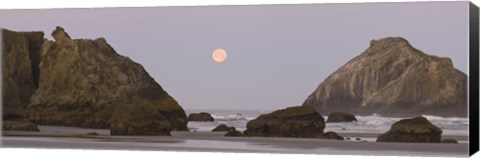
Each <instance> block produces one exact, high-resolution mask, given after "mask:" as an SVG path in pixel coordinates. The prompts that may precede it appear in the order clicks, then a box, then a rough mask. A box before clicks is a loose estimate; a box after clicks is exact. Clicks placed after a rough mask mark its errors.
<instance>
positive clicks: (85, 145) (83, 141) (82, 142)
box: [2, 126, 468, 157]
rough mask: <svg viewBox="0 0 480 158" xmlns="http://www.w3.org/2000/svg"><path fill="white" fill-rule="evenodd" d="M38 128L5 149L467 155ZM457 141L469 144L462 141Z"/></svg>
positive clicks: (444, 149) (432, 146)
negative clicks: (37, 130)
mask: <svg viewBox="0 0 480 158" xmlns="http://www.w3.org/2000/svg"><path fill="white" fill-rule="evenodd" d="M39 128H40V130H41V131H42V132H4V133H3V135H4V136H3V137H2V146H5V147H33V148H82V149H107V150H108V149H124V150H127V149H128V150H165V151H209V152H212V151H217V152H256V153H301V154H333V155H376V156H390V155H397V156H441V157H467V156H468V143H459V144H442V143H379V142H378V143H377V142H372V141H370V142H362V141H337V140H324V139H310V138H265V137H223V134H224V133H225V132H172V136H110V135H109V131H108V130H104V129H83V128H74V127H53V126H40V127H39ZM89 132H96V133H98V134H99V135H98V136H88V135H86V133H89ZM362 134H363V135H362ZM362 134H360V133H344V134H340V135H342V136H345V137H352V138H355V137H371V136H374V135H375V134H368V133H362ZM452 137H453V136H452ZM455 138H460V139H459V140H462V139H465V138H463V137H458V136H456V137H455ZM466 139H468V138H466Z"/></svg>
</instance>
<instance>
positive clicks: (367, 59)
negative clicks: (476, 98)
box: [303, 37, 467, 117]
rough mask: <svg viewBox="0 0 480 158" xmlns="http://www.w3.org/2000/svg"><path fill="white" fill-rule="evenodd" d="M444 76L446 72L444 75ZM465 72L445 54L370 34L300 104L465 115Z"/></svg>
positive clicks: (388, 112)
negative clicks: (363, 45)
mask: <svg viewBox="0 0 480 158" xmlns="http://www.w3.org/2000/svg"><path fill="white" fill-rule="evenodd" d="M447 76H448V77H447ZM466 101H467V76H466V75H465V73H463V72H461V71H459V70H457V69H455V68H454V67H453V64H452V61H451V60H450V59H449V58H444V57H436V56H432V55H427V54H425V53H423V52H422V51H420V50H418V49H416V48H414V47H412V46H411V45H410V43H409V42H408V41H407V40H405V39H403V38H400V37H388V38H383V39H380V40H372V41H371V44H370V47H369V48H368V49H367V50H365V51H364V52H363V53H362V54H360V55H359V56H357V57H355V58H353V59H351V60H350V61H348V62H347V63H346V64H345V65H343V66H342V67H340V68H339V69H338V70H336V71H335V72H333V73H332V74H331V75H329V76H328V77H327V78H326V79H325V80H324V81H323V82H322V83H321V84H320V85H319V86H318V87H317V89H316V90H315V91H314V92H313V93H312V94H311V95H310V96H308V98H307V99H306V100H305V102H304V103H303V105H305V106H312V107H315V108H316V109H317V110H318V111H319V112H320V113H322V114H328V113H331V112H334V111H344V112H349V113H354V114H373V113H377V114H380V115H384V116H416V115H420V114H429V115H438V116H457V117H466V116H467V102H466Z"/></svg>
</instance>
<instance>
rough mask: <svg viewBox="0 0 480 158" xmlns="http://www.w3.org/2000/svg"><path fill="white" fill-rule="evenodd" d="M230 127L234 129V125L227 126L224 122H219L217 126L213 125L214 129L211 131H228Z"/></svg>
mask: <svg viewBox="0 0 480 158" xmlns="http://www.w3.org/2000/svg"><path fill="white" fill-rule="evenodd" d="M232 129H233V130H235V127H228V126H227V125H225V124H220V125H218V126H217V127H215V128H214V129H212V132H220V131H230V130H232Z"/></svg>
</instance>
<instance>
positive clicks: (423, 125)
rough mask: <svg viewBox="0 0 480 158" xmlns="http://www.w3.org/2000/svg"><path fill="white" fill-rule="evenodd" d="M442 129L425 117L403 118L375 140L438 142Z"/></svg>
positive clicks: (440, 138)
mask: <svg viewBox="0 0 480 158" xmlns="http://www.w3.org/2000/svg"><path fill="white" fill-rule="evenodd" d="M441 141H442V130H441V129H440V128H438V127H437V126H435V125H433V124H432V123H430V121H428V120H427V119H426V118H425V117H415V118H411V119H403V120H400V121H398V122H395V123H394V124H393V125H392V127H391V128H390V130H388V131H387V132H386V133H384V134H381V135H379V136H378V138H377V142H424V143H440V142H441Z"/></svg>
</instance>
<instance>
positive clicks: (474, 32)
mask: <svg viewBox="0 0 480 158" xmlns="http://www.w3.org/2000/svg"><path fill="white" fill-rule="evenodd" d="M469 9H470V10H469V12H470V15H469V17H470V20H469V22H470V24H469V25H470V27H469V29H470V30H469V32H470V39H469V41H470V43H469V46H470V49H469V50H470V58H469V60H470V68H469V71H470V72H469V74H470V79H469V106H470V107H469V118H470V134H469V136H470V150H469V151H470V155H473V154H474V153H476V152H477V151H478V144H479V114H480V111H479V94H478V91H479V80H478V74H479V63H478V60H479V49H478V45H479V39H478V38H479V34H478V33H479V32H478V29H479V26H478V23H479V20H478V17H479V15H478V7H477V6H476V5H475V4H473V3H472V2H470V6H469Z"/></svg>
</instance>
